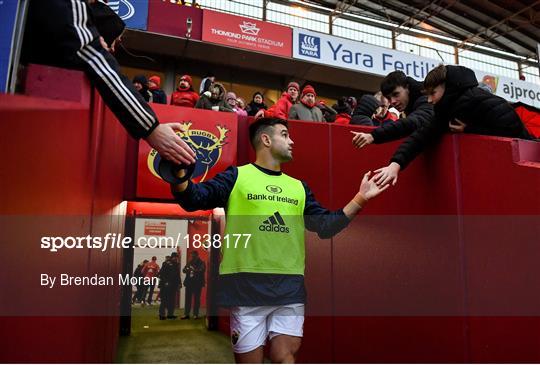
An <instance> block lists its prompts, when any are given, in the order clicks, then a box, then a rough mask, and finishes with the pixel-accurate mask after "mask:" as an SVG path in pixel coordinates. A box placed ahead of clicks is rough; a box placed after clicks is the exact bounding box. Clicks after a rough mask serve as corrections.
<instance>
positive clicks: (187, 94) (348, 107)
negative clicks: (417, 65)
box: [133, 65, 532, 147]
mask: <svg viewBox="0 0 540 365" xmlns="http://www.w3.org/2000/svg"><path fill="white" fill-rule="evenodd" d="M447 70H448V75H447V73H446V71H447ZM443 74H444V75H443ZM160 83H161V80H160V77H159V76H155V75H154V76H151V77H149V78H148V79H147V78H146V77H145V76H144V75H138V76H136V77H134V78H133V84H134V85H135V88H136V89H137V90H139V92H140V93H141V95H142V96H143V98H144V99H145V100H146V101H149V102H154V103H160V104H167V103H169V104H171V105H177V106H183V107H189V108H198V109H208V110H215V111H222V112H232V113H236V114H238V115H239V116H252V117H255V118H261V117H276V118H281V119H288V120H304V121H314V122H327V123H335V124H341V125H349V124H350V125H364V126H375V127H379V128H383V129H382V130H388V129H391V130H394V129H397V130H401V129H404V130H406V131H407V133H405V134H403V135H402V133H400V134H399V135H400V138H402V137H404V136H406V135H408V134H409V133H410V132H412V130H411V128H414V129H416V128H417V127H419V126H421V125H424V122H426V121H428V120H429V121H431V119H432V117H433V116H432V114H433V110H435V117H436V118H443V119H445V120H446V122H447V123H450V124H449V126H448V128H449V130H450V131H452V132H465V133H467V132H468V133H476V134H487V135H496V136H506V137H520V138H528V139H531V137H532V136H531V135H530V134H529V133H527V130H526V129H525V128H523V124H522V123H521V121H520V120H519V118H517V115H516V114H515V112H514V111H513V110H512V108H510V107H509V104H508V103H507V102H506V101H505V100H504V99H502V98H500V97H498V96H495V95H493V94H492V93H491V89H490V88H489V86H488V85H486V84H484V83H480V84H479V83H478V82H477V80H476V76H475V75H474V72H473V71H472V70H470V69H468V68H466V67H463V66H443V65H441V66H439V67H437V68H435V69H434V70H432V71H431V72H430V73H429V74H428V76H427V77H426V80H425V82H424V83H423V82H419V81H416V80H414V79H412V78H410V77H407V76H406V75H405V74H404V73H403V72H401V71H395V72H392V73H390V74H389V75H388V76H387V77H386V78H385V79H384V80H383V82H382V83H381V87H380V90H379V91H378V92H377V93H375V95H370V94H365V95H363V96H362V97H361V98H360V99H359V100H357V98H356V97H354V96H342V97H340V98H338V100H337V102H336V103H335V104H334V105H332V106H329V105H326V103H325V102H324V100H318V99H317V92H316V90H315V88H314V87H313V86H311V85H309V84H306V85H304V86H303V87H300V85H299V84H298V83H297V82H295V81H291V82H289V84H288V85H287V88H286V90H285V92H283V93H282V95H281V97H280V98H279V99H278V100H277V101H276V102H275V103H274V104H273V105H271V106H270V107H269V106H268V105H267V104H266V103H265V99H264V95H263V93H262V92H259V91H257V92H255V93H254V94H253V95H252V97H251V101H250V102H249V103H246V101H245V99H244V98H242V97H240V96H238V95H236V93H234V92H232V91H227V90H226V88H225V86H224V85H223V83H220V82H218V81H216V78H215V76H214V75H213V74H212V73H208V74H207V75H206V76H205V77H204V78H203V79H202V81H201V83H200V85H199V89H198V91H195V89H194V86H193V79H192V77H191V76H190V75H183V76H182V77H180V79H179V82H178V85H177V88H176V90H175V91H174V92H173V93H172V94H171V96H170V98H169V99H168V98H167V95H166V94H165V92H164V91H163V90H162V89H161V87H160ZM445 83H446V84H447V87H448V86H449V87H450V89H449V90H448V91H447V92H446V96H445V97H444V98H443V100H442V103H439V105H438V106H437V105H436V104H437V103H438V102H439V99H436V98H428V96H429V95H426V94H429V93H433V90H434V89H436V88H437V87H439V89H440V85H442V87H443V88H444V85H445ZM396 88H398V89H402V90H401V92H398V91H400V90H398V91H396V90H395V89H396ZM405 93H406V95H405ZM443 93H444V91H443ZM464 95H468V96H469V97H468V99H467V97H465V96H464ZM404 97H406V99H407V100H404V99H403V98H404ZM428 99H429V101H428ZM420 101H422V102H421V103H420ZM454 102H457V103H458V104H457V106H455V107H454V106H453V104H452V103H454ZM434 105H435V106H434ZM441 105H444V106H441ZM485 105H489V106H494V105H495V106H497V105H498V106H500V108H501V106H508V107H509V108H510V109H508V110H507V111H506V112H507V113H510V114H508V115H507V116H506V117H507V118H510V119H512V118H511V117H514V119H513V122H512V123H515V126H514V127H512V128H514V130H513V131H511V130H509V129H505V128H501V127H500V126H499V125H498V124H499V123H500V121H501V120H502V117H501V115H500V114H494V113H488V112H489V111H492V110H493V109H491V108H487V109H486V110H484V108H483V106H485ZM420 106H421V107H420ZM500 108H499V109H500ZM417 109H420V111H418V110H417ZM499 109H497V108H495V110H499ZM478 110H482V111H483V113H480V114H479V113H478ZM443 111H444V112H443ZM419 113H420V114H421V115H422V117H419V116H418V114H419ZM445 114H446V115H445ZM472 115H475V117H474V118H473V120H468V119H471V118H469V117H470V116H472ZM486 115H490V119H489V121H488V120H486V117H485V116H486ZM464 120H468V123H466V122H464ZM481 121H483V122H481ZM396 123H397V125H395V124H396ZM388 124H392V126H390V127H386V126H387V125H388ZM439 124H440V122H439ZM404 125H406V127H403V126H404ZM430 125H431V126H432V123H430ZM411 126H412V127H411ZM521 129H523V131H521ZM382 130H380V131H377V130H376V131H374V133H372V135H373V136H374V137H373V138H371V137H366V138H367V141H368V142H369V143H371V142H375V143H377V138H380V137H377V136H379V135H380V134H382V133H384V132H381V131H382ZM424 133H425V132H424ZM358 141H359V139H358V138H357V140H356V141H355V142H358ZM369 143H368V144H369ZM361 144H362V143H361V142H358V143H357V147H363V146H364V145H365V144H362V145H361Z"/></svg>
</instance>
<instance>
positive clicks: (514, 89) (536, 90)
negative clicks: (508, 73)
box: [474, 70, 540, 108]
mask: <svg viewBox="0 0 540 365" xmlns="http://www.w3.org/2000/svg"><path fill="white" fill-rule="evenodd" d="M474 73H475V74H476V78H477V79H478V82H484V83H485V84H487V85H489V87H490V88H491V90H492V91H493V93H494V94H495V95H497V96H500V97H502V98H505V99H506V100H508V101H511V102H518V101H520V102H522V103H524V104H528V105H531V106H534V107H536V108H540V86H538V85H535V84H531V83H530V82H526V81H521V80H515V79H511V78H509V77H504V76H497V75H494V74H490V73H487V72H483V71H477V70H475V71H474Z"/></svg>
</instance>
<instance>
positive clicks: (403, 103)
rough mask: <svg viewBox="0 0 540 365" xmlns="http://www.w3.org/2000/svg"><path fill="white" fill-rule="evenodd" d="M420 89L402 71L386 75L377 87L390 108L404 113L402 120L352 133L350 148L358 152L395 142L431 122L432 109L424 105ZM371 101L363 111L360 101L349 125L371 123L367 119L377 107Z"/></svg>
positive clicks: (426, 102) (428, 105) (419, 83)
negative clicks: (366, 121) (375, 144)
mask: <svg viewBox="0 0 540 365" xmlns="http://www.w3.org/2000/svg"><path fill="white" fill-rule="evenodd" d="M422 89H423V85H422V83H421V82H418V81H416V80H415V79H413V78H411V77H408V76H406V75H405V74H404V73H403V72H402V71H394V72H391V73H389V74H388V75H387V76H386V77H385V78H384V80H383V81H382V83H381V92H382V93H383V95H384V97H385V98H387V99H388V100H389V101H390V105H392V106H393V107H394V108H396V109H397V110H398V111H399V112H405V115H406V116H405V117H403V118H400V119H398V120H397V121H396V122H395V123H386V124H384V125H382V126H380V127H378V128H376V129H375V130H373V131H371V133H359V132H353V134H354V135H355V136H354V137H353V144H354V146H355V147H357V148H362V147H364V146H367V145H368V144H371V143H377V144H378V143H386V142H391V141H395V140H397V139H400V138H403V137H406V136H408V135H409V134H411V133H412V132H414V131H415V130H416V129H417V128H419V127H420V126H422V125H423V124H425V123H426V122H429V121H431V119H432V118H433V106H432V105H431V104H430V103H428V101H427V97H426V96H425V95H422ZM371 101H372V102H371V103H370V104H369V105H370V108H366V104H365V103H362V100H361V101H360V102H359V103H358V106H357V107H356V109H355V110H354V111H353V115H352V120H351V124H355V123H353V121H359V120H361V119H362V117H364V118H363V119H365V120H368V119H369V120H371V116H372V115H373V114H374V113H375V111H376V110H377V107H378V106H379V105H378V103H375V102H373V100H371ZM368 109H369V110H368ZM358 124H361V123H358Z"/></svg>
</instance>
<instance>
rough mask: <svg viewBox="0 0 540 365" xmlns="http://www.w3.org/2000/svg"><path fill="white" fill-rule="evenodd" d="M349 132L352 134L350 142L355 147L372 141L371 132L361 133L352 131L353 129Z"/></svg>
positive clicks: (363, 145)
mask: <svg viewBox="0 0 540 365" xmlns="http://www.w3.org/2000/svg"><path fill="white" fill-rule="evenodd" d="M351 133H352V134H354V137H353V139H352V144H353V146H354V147H356V148H362V147H365V146H367V145H369V144H372V143H373V136H372V135H371V133H362V132H353V131H351Z"/></svg>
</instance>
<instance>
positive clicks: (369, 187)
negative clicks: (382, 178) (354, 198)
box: [359, 171, 390, 200]
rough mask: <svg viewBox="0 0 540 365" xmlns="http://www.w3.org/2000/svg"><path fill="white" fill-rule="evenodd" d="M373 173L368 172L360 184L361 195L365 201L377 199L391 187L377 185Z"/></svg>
mask: <svg viewBox="0 0 540 365" xmlns="http://www.w3.org/2000/svg"><path fill="white" fill-rule="evenodd" d="M370 176H371V171H368V172H367V173H366V174H365V175H364V178H363V179H362V183H361V184H360V191H359V193H360V195H361V196H362V197H363V198H364V199H365V200H370V199H372V198H375V197H376V196H377V195H379V194H380V193H382V192H383V191H385V190H386V189H388V187H389V186H390V185H388V184H386V185H384V186H379V185H377V184H376V183H375V175H373V176H371V178H370Z"/></svg>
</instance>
